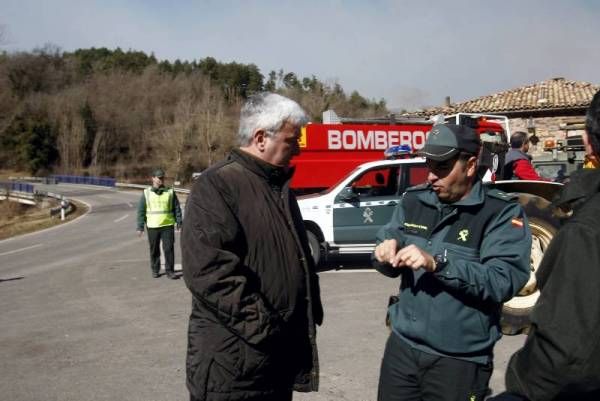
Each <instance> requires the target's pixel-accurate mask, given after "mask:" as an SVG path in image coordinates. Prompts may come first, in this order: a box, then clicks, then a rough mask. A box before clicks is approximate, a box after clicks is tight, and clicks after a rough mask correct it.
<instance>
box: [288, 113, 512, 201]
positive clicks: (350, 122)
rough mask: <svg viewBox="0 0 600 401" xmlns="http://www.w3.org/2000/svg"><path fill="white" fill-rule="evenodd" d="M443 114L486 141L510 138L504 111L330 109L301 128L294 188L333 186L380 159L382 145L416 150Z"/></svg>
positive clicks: (299, 190) (303, 191)
mask: <svg viewBox="0 0 600 401" xmlns="http://www.w3.org/2000/svg"><path fill="white" fill-rule="evenodd" d="M440 119H442V120H445V122H452V123H455V124H468V125H469V126H471V127H473V128H474V129H476V130H477V131H478V132H479V133H480V135H482V136H486V138H487V140H488V141H491V142H494V143H504V144H506V143H508V141H507V138H508V135H509V132H508V120H507V118H506V117H503V116H494V115H483V114H464V113H460V114H456V115H453V116H449V117H446V118H445V119H443V117H442V118H439V117H438V119H437V120H436V119H435V118H434V119H422V118H406V117H403V118H395V117H394V116H393V115H392V116H391V117H387V118H370V119H352V118H342V117H338V116H337V115H336V114H335V113H334V112H333V111H331V110H329V111H326V112H324V113H323V123H322V124H308V125H306V126H305V127H304V128H303V130H302V137H301V141H300V148H301V153H300V155H299V156H297V157H295V158H294V160H293V161H292V163H293V164H294V165H295V166H296V173H295V175H294V179H293V180H292V188H293V189H294V190H295V191H296V192H297V193H300V194H307V193H312V192H318V191H320V190H323V189H326V188H329V187H331V186H332V185H333V184H335V183H337V182H338V181H339V180H340V179H341V178H343V177H344V176H346V175H347V174H348V173H349V172H350V171H352V170H353V169H354V168H355V167H356V166H358V165H359V164H361V163H365V162H368V161H374V160H381V159H382V158H383V153H384V151H385V150H386V149H388V148H390V147H393V146H398V145H407V146H408V147H409V149H411V151H412V152H413V153H415V152H417V151H418V150H419V149H421V148H422V147H423V146H424V145H425V140H426V139H427V135H428V134H429V131H430V130H431V127H432V126H433V124H434V123H435V122H442V121H440ZM490 138H492V139H490Z"/></svg>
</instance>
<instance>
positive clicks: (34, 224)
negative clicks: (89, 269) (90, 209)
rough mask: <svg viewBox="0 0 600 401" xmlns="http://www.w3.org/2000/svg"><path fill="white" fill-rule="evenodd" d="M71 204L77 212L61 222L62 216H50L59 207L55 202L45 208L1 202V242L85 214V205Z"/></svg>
mask: <svg viewBox="0 0 600 401" xmlns="http://www.w3.org/2000/svg"><path fill="white" fill-rule="evenodd" d="M71 202H72V203H73V204H74V205H75V210H74V211H73V212H72V213H70V214H68V215H67V216H66V217H65V220H64V221H61V220H60V215H55V216H50V209H51V208H52V207H55V206H57V205H58V201H55V200H51V201H50V202H44V203H45V205H44V207H39V206H29V205H23V204H20V203H17V202H12V201H7V200H3V201H0V240H3V239H6V238H10V237H14V236H16V235H21V234H26V233H30V232H34V231H38V230H42V229H44V228H48V227H52V226H55V225H58V224H62V223H66V222H68V221H71V220H73V219H75V218H76V217H78V216H80V215H82V214H83V213H85V211H86V206H85V205H83V204H81V203H78V202H73V201H71Z"/></svg>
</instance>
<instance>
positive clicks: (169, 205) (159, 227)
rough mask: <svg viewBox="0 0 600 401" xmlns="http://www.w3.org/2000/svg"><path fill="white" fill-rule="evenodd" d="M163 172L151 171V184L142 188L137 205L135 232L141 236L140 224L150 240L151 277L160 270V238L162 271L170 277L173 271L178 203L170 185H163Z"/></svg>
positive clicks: (178, 215) (178, 219) (157, 275)
mask: <svg viewBox="0 0 600 401" xmlns="http://www.w3.org/2000/svg"><path fill="white" fill-rule="evenodd" d="M164 179H165V172H164V170H163V169H160V168H159V169H156V170H154V172H153V173H152V186H150V187H148V188H146V189H144V193H143V194H142V198H141V199H140V202H139V205H138V218H137V232H138V235H139V236H141V235H142V234H143V232H144V225H145V226H146V230H147V231H148V242H149V243H150V268H151V269H152V277H154V278H158V277H159V276H160V275H159V270H160V242H161V240H162V244H163V252H164V254H165V273H166V275H167V277H168V278H170V279H177V276H176V275H175V247H174V245H175V228H177V232H179V230H180V229H181V221H182V219H181V207H180V206H179V199H177V195H176V194H175V191H174V190H173V188H167V187H165V186H164Z"/></svg>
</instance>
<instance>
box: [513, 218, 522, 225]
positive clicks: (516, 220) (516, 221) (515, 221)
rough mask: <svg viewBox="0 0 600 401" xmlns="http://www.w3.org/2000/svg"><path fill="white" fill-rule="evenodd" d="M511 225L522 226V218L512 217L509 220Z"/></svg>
mask: <svg viewBox="0 0 600 401" xmlns="http://www.w3.org/2000/svg"><path fill="white" fill-rule="evenodd" d="M511 223H512V225H513V227H523V219H517V218H514V219H512V220H511Z"/></svg>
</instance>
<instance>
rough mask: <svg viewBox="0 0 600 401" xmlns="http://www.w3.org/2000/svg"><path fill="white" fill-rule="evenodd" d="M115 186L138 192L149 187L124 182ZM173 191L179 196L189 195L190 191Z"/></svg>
mask: <svg viewBox="0 0 600 401" xmlns="http://www.w3.org/2000/svg"><path fill="white" fill-rule="evenodd" d="M115 186H116V187H117V188H124V189H140V190H144V189H146V188H148V187H149V185H140V184H128V183H126V182H117V183H116V184H115ZM173 189H174V190H175V192H177V193H179V194H189V193H190V190H189V189H185V188H173Z"/></svg>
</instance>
